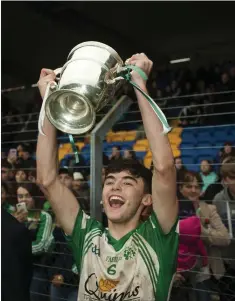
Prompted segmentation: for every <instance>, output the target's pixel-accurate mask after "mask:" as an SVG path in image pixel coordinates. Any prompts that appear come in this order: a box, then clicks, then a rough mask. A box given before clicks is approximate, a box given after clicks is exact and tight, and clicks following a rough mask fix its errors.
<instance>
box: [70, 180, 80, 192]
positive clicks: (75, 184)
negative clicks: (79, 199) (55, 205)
mask: <svg viewBox="0 0 235 301" xmlns="http://www.w3.org/2000/svg"><path fill="white" fill-rule="evenodd" d="M81 185H82V181H81V180H73V183H72V187H73V190H75V191H78V190H79V189H80V188H81Z"/></svg>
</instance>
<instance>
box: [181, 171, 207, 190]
mask: <svg viewBox="0 0 235 301" xmlns="http://www.w3.org/2000/svg"><path fill="white" fill-rule="evenodd" d="M194 179H196V180H197V182H198V185H199V186H200V187H202V185H203V181H202V177H201V175H200V174H199V173H198V172H195V171H189V170H186V171H184V172H183V173H182V176H181V177H180V183H179V185H180V186H181V187H182V186H183V185H185V184H189V183H191V182H193V180H194Z"/></svg>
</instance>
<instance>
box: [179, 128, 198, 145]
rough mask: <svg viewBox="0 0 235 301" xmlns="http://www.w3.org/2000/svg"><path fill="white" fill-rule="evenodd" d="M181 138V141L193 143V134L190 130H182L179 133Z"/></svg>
mask: <svg viewBox="0 0 235 301" xmlns="http://www.w3.org/2000/svg"><path fill="white" fill-rule="evenodd" d="M181 138H182V141H183V142H184V143H186V142H187V143H194V142H195V135H193V134H192V133H191V132H188V131H185V130H184V131H183V132H182V133H181Z"/></svg>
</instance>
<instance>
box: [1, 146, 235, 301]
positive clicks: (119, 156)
mask: <svg viewBox="0 0 235 301" xmlns="http://www.w3.org/2000/svg"><path fill="white" fill-rule="evenodd" d="M31 154H32V152H31V149H30V147H29V145H24V144H20V145H19V146H18V147H17V149H16V150H14V149H10V150H9V152H8V154H7V156H6V158H5V159H2V208H4V209H5V210H7V211H8V212H9V213H10V214H12V215H13V216H14V217H15V218H16V219H17V220H18V221H19V222H20V223H24V224H25V225H26V227H27V228H28V229H29V231H30V234H31V239H32V253H33V262H34V271H33V280H32V283H31V300H32V301H34V300H49V299H48V297H47V296H48V295H49V296H50V300H52V301H54V300H55V301H56V300H58V299H57V298H64V299H68V300H69V301H75V300H76V295H77V294H76V291H77V285H78V282H79V275H78V274H77V272H76V267H75V265H74V261H73V258H72V254H71V251H70V250H69V248H68V246H67V244H66V240H65V237H64V234H63V231H62V229H61V228H60V225H59V224H58V223H57V221H56V219H55V216H54V214H53V211H52V209H51V207H50V204H49V202H48V201H47V199H46V196H45V195H44V194H43V191H41V190H40V188H39V187H38V186H37V185H36V174H35V160H34V159H33V158H32V156H31ZM128 159H136V157H135V152H134V151H133V150H131V149H126V150H124V151H122V152H121V149H120V147H118V146H114V147H113V149H112V153H111V155H110V156H109V158H108V157H105V163H106V164H108V163H109V162H113V161H115V160H128ZM218 162H219V163H221V164H222V165H221V168H220V171H219V172H216V171H213V164H212V162H209V161H208V160H202V162H201V165H200V173H195V172H192V171H190V170H188V169H187V166H184V165H183V164H182V160H181V158H180V157H177V158H175V166H176V170H177V183H178V185H177V187H178V200H179V218H180V234H181V240H180V247H179V260H178V273H177V275H176V280H175V286H174V289H173V292H172V301H176V300H178V299H179V298H180V299H181V300H190V301H191V298H193V296H192V294H194V295H195V296H194V297H195V298H196V300H199V298H203V300H208V301H209V300H211V294H210V291H217V294H218V295H219V296H220V300H226V301H227V300H230V299H229V297H226V294H227V295H231V294H232V293H234V290H233V289H232V285H234V283H233V284H231V283H229V281H228V279H230V280H231V276H230V275H231V273H234V268H235V266H234V262H232V263H231V262H229V261H226V259H223V254H224V253H226V252H225V251H226V248H230V247H231V246H230V244H231V236H232V235H233V236H235V228H234V227H235V225H234V223H232V225H229V216H230V220H231V221H234V220H235V202H234V201H235V157H234V149H233V147H232V146H231V145H225V146H224V148H223V149H222V150H220V152H219V154H218ZM66 163H69V162H66ZM64 164H65V162H63V167H60V169H59V178H60V181H61V182H62V183H63V184H64V185H66V186H67V187H68V188H69V189H71V191H72V192H73V193H74V194H75V195H76V197H77V199H78V202H79V203H80V205H81V207H82V209H83V210H84V211H85V212H86V213H88V214H89V211H90V206H89V205H90V201H89V172H88V171H86V172H85V173H84V170H83V168H82V167H81V168H80V167H79V166H72V165H69V164H68V166H65V165H64ZM104 168H105V167H104ZM22 203H25V205H26V208H25V210H23V211H22V210H21V209H22V207H20V209H19V208H18V206H17V204H22ZM228 212H229V214H228ZM103 223H104V224H105V226H107V220H106V218H105V214H104V219H103ZM233 250H234V245H233ZM189 253H190V256H189V255H188V254H189ZM213 258H214V259H213ZM190 272H192V273H190ZM193 272H196V273H193ZM200 275H201V276H200ZM229 277H230V278H229ZM221 283H224V285H221ZM182 287H183V288H184V289H183V288H182ZM185 287H186V288H187V287H194V288H195V290H185ZM182 290H183V291H182ZM183 298H185V299H183ZM188 298H189V299H188ZM226 298H227V299H226Z"/></svg>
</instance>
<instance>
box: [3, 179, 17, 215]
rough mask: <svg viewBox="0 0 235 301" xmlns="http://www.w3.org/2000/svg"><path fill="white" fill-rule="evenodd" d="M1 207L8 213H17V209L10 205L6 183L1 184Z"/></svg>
mask: <svg viewBox="0 0 235 301" xmlns="http://www.w3.org/2000/svg"><path fill="white" fill-rule="evenodd" d="M1 205H2V208H3V209H5V210H6V211H7V212H8V213H10V214H13V213H14V212H15V207H14V206H12V205H11V204H10V203H9V192H8V186H7V184H6V183H4V182H2V184H1Z"/></svg>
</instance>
